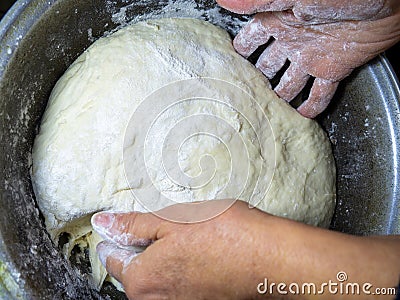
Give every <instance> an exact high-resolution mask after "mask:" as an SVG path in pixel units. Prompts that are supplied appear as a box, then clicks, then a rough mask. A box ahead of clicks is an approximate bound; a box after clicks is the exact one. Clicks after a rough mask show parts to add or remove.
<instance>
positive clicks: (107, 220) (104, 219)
mask: <svg viewBox="0 0 400 300" xmlns="http://www.w3.org/2000/svg"><path fill="white" fill-rule="evenodd" d="M114 219H115V217H114V215H113V214H111V213H107V212H100V213H97V214H94V215H93V217H92V220H91V222H92V225H93V227H103V228H106V229H108V228H110V227H111V226H112V225H113V223H114Z"/></svg>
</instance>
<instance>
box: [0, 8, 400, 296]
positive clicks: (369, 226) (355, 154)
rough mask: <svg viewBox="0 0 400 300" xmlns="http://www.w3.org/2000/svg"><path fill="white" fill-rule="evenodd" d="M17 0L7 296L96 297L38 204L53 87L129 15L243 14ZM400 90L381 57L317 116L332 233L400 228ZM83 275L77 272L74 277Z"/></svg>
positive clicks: (219, 19)
mask: <svg viewBox="0 0 400 300" xmlns="http://www.w3.org/2000/svg"><path fill="white" fill-rule="evenodd" d="M169 2H170V1H168V0H163V1H153V0H140V1H133V3H132V1H127V0H120V1H106V0H92V1H80V0H58V1H56V0H36V1H34V0H24V1H22V0H20V1H18V2H17V3H16V4H15V5H14V7H13V8H12V9H11V10H10V12H9V13H8V14H7V15H6V16H5V17H4V19H3V20H2V22H1V23H0V97H1V98H0V99H1V101H0V116H1V119H0V120H1V123H0V128H1V129H0V130H1V131H0V132H1V135H0V139H1V147H2V151H1V152H0V163H1V168H0V172H1V176H0V197H1V198H0V242H1V243H0V250H1V253H0V277H1V280H0V298H2V299H7V298H18V297H21V298H26V299H32V298H37V299H97V298H104V297H105V296H104V295H106V294H107V291H105V290H103V291H102V292H101V293H99V292H96V291H94V290H93V289H91V288H90V287H89V285H88V283H87V279H86V278H85V276H84V275H82V274H80V273H79V271H78V269H77V268H76V267H74V266H73V265H71V264H70V263H69V262H68V261H67V260H65V259H64V258H63V257H62V255H61V254H60V252H59V251H58V249H56V248H55V247H54V245H53V243H52V242H51V240H50V238H49V236H48V234H47V232H46V230H45V228H44V223H43V217H42V216H41V214H40V211H39V210H38V209H37V205H36V203H35V196H34V194H33V191H32V185H31V179H30V175H29V167H30V164H31V161H30V153H31V147H32V144H33V140H34V137H35V135H36V133H37V129H38V125H39V123H40V119H41V116H42V114H43V112H44V109H45V106H46V102H47V99H48V97H49V94H50V92H51V90H52V87H53V86H54V84H55V83H56V81H57V80H58V78H59V77H60V76H61V75H62V74H63V73H64V71H65V70H66V69H67V68H68V66H69V65H70V64H71V63H72V62H73V61H74V60H75V59H76V58H77V57H78V56H79V55H80V54H81V53H82V52H83V51H84V50H85V49H86V48H87V47H88V46H89V45H90V44H91V43H92V41H94V40H95V39H96V38H98V37H101V36H103V35H104V33H105V32H110V31H112V30H113V29H115V28H117V27H118V26H120V25H121V24H123V23H124V22H125V21H129V20H132V19H135V20H140V19H144V18H149V17H160V16H161V17H167V16H190V17H197V18H202V19H205V20H209V21H210V22H212V23H215V24H217V25H220V26H223V27H225V28H226V29H228V30H229V32H230V33H231V34H235V33H236V32H237V30H238V29H239V27H240V25H241V23H242V22H244V21H246V20H247V18H246V17H240V16H238V15H235V14H231V13H228V12H227V11H225V10H223V9H220V8H218V7H216V4H215V1H213V0H196V1H194V0H193V1H192V0H185V1H180V0H176V1H174V2H173V3H172V5H171V3H169ZM399 97H400V91H399V86H398V82H397V80H396V78H395V76H394V75H393V71H392V70H391V67H390V66H389V64H388V62H387V60H386V59H385V58H384V57H379V58H377V59H375V60H374V61H373V62H371V63H370V64H369V65H367V66H365V67H363V68H361V69H358V70H356V71H355V72H354V73H353V74H352V76H350V78H348V79H347V80H346V81H345V82H343V83H342V84H341V86H340V89H339V91H338V93H337V94H336V96H335V99H334V104H333V105H331V106H330V108H329V110H328V111H327V112H326V113H325V114H324V115H323V116H321V117H320V118H319V122H320V123H321V125H322V126H323V127H324V128H325V129H326V131H327V133H328V134H329V136H330V138H331V141H332V143H333V151H334V155H335V158H336V163H337V169H338V178H337V179H338V191H337V194H338V205H337V209H336V214H335V216H334V219H333V221H332V226H331V227H332V229H334V230H338V231H342V232H347V233H352V234H361V235H369V234H389V233H400V220H399V203H400V201H399V195H398V181H399V180H398V176H399V175H398V166H399V151H398V146H399V137H400V134H399V128H400V127H399V124H398V123H399V115H400V114H399V103H398V100H399ZM77 274H78V276H77Z"/></svg>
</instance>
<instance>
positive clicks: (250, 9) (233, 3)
mask: <svg viewBox="0 0 400 300" xmlns="http://www.w3.org/2000/svg"><path fill="white" fill-rule="evenodd" d="M217 3H218V4H219V5H220V6H222V7H223V8H226V9H228V10H230V11H233V12H235V13H237V14H254V13H256V12H263V11H281V10H287V9H290V8H291V7H293V4H294V1H293V0H246V1H243V0H217Z"/></svg>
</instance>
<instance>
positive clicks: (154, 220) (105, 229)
mask: <svg viewBox="0 0 400 300" xmlns="http://www.w3.org/2000/svg"><path fill="white" fill-rule="evenodd" d="M91 222H92V226H93V228H94V230H96V232H97V233H98V234H99V235H100V236H101V237H102V238H104V239H105V240H108V241H110V242H113V243H116V244H119V245H122V246H136V247H147V246H149V245H150V244H151V243H152V242H153V241H155V240H157V239H158V238H159V236H158V234H159V228H160V224H161V222H162V220H161V219H160V218H158V217H157V216H155V215H154V214H151V213H136V212H132V213H111V212H100V213H96V214H94V215H93V216H92V219H91Z"/></svg>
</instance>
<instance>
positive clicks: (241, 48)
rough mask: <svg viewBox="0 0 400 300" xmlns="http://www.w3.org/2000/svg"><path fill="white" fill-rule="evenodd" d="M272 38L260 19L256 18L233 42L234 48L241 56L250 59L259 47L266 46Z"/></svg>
mask: <svg viewBox="0 0 400 300" xmlns="http://www.w3.org/2000/svg"><path fill="white" fill-rule="evenodd" d="M270 37H271V36H270V35H269V33H268V32H267V29H266V28H265V27H264V25H263V24H262V22H261V21H260V19H258V18H257V17H255V18H254V19H253V20H251V21H250V22H249V23H247V24H246V25H245V26H244V27H243V28H242V29H241V30H240V31H239V33H238V34H237V35H236V37H235V38H234V40H233V47H234V48H235V50H236V51H237V52H238V53H239V54H240V55H242V56H243V57H245V58H248V57H249V56H250V55H251V54H253V53H254V51H256V50H257V48H258V47H260V46H261V45H264V44H266V43H267V42H268V41H269V39H270Z"/></svg>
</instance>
